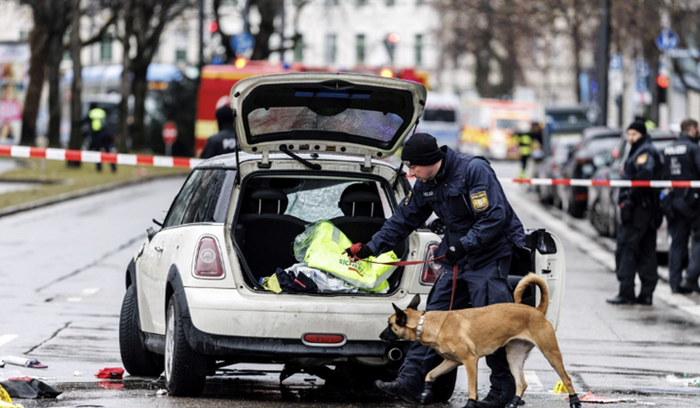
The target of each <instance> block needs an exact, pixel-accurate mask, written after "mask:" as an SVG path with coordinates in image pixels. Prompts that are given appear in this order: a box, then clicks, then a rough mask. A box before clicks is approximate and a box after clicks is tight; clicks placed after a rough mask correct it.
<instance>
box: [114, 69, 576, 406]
mask: <svg viewBox="0 0 700 408" xmlns="http://www.w3.org/2000/svg"><path fill="white" fill-rule="evenodd" d="M230 99H231V106H232V108H233V111H234V116H235V119H234V121H235V127H236V131H237V134H238V142H239V146H240V149H241V152H240V153H235V154H229V155H223V156H219V157H215V158H212V159H209V160H207V161H205V162H203V163H201V164H200V165H198V166H197V167H196V168H195V169H194V170H193V171H192V173H191V174H190V176H189V177H188V179H187V181H186V182H185V183H184V185H183V187H182V189H181V190H180V192H179V193H178V195H177V196H176V197H175V200H174V201H173V203H172V205H171V206H170V209H169V211H168V213H167V216H166V217H165V220H164V222H163V224H162V226H161V229H160V230H159V231H157V232H156V231H154V230H153V229H152V228H151V229H149V233H148V238H147V239H146V241H145V242H144V243H143V244H142V245H141V247H140V249H139V250H138V252H137V253H136V255H135V256H134V258H133V260H132V261H131V262H130V264H129V266H128V268H127V271H126V295H125V296H124V302H123V305H122V310H121V321H120V333H119V338H120V348H121V356H122V361H123V363H124V367H125V368H126V370H127V371H128V372H129V373H130V374H132V375H137V376H138V375H140V376H157V375H159V374H160V373H162V372H163V370H165V381H166V386H167V388H168V390H169V392H170V394H172V395H190V396H194V395H198V394H200V393H201V392H202V390H203V388H204V385H205V380H206V376H207V375H211V374H213V373H214V372H215V369H216V368H218V367H222V366H227V365H231V364H234V363H244V362H258V363H280V364H286V367H287V368H288V369H287V370H286V373H287V375H289V374H291V373H293V372H294V371H295V370H304V371H306V372H308V373H314V374H316V373H317V375H320V376H324V375H330V374H329V373H333V372H336V373H337V372H338V371H339V370H344V373H346V374H349V376H348V375H345V377H344V378H351V379H354V380H357V381H359V382H363V381H364V384H368V383H371V382H370V381H371V380H373V379H374V378H376V377H377V376H379V375H381V373H386V372H390V371H389V370H390V369H395V368H396V367H398V366H399V365H400V363H401V361H402V359H403V357H404V355H405V351H406V349H407V346H408V344H407V343H405V342H404V343H394V344H391V343H385V342H383V341H381V340H380V339H379V334H380V333H381V332H382V330H383V329H384V327H385V326H386V321H387V318H388V317H389V316H390V315H391V314H392V313H393V308H392V306H391V304H392V302H393V303H396V304H397V305H400V306H405V305H406V304H408V302H409V301H410V300H411V299H412V298H413V296H414V295H415V294H417V293H420V294H422V295H423V299H427V296H426V295H427V294H428V292H429V291H430V289H431V285H432V283H433V282H434V281H435V278H436V275H437V274H438V273H439V270H437V269H435V268H439V265H436V264H433V263H427V264H424V265H416V266H407V267H399V268H397V269H396V270H395V271H394V272H393V273H392V274H391V276H390V277H389V278H388V280H387V282H388V288H385V289H384V290H383V291H381V292H365V291H362V290H338V291H336V292H334V291H319V292H317V293H293V292H288V291H282V292H281V293H275V292H273V291H270V290H266V289H265V288H264V287H263V284H262V283H261V282H263V281H264V278H267V277H270V276H272V275H274V274H275V273H276V271H278V270H279V269H282V270H285V269H288V268H290V267H292V265H294V264H296V263H297V260H296V258H295V256H294V253H293V249H292V246H293V245H292V244H293V242H294V239H295V237H297V236H298V235H299V234H300V233H302V232H304V231H305V228H306V227H307V226H308V225H309V224H311V223H314V222H316V221H319V220H329V221H330V222H332V223H333V224H334V225H335V226H336V227H337V228H338V229H340V230H341V231H342V232H343V233H344V234H345V235H346V236H347V237H348V238H349V239H350V240H351V241H352V242H366V241H368V240H369V239H370V238H371V237H372V235H373V234H374V233H375V232H377V231H378V230H379V229H380V228H381V226H382V224H383V223H384V221H385V220H386V219H387V218H389V217H390V216H391V215H392V214H393V213H394V211H395V209H396V208H397V205H398V203H399V202H401V200H402V198H403V197H404V196H405V195H406V194H407V192H408V190H409V189H410V185H409V183H408V182H407V180H406V178H405V174H404V173H403V172H402V169H401V168H400V167H395V166H394V165H392V164H390V163H388V162H387V161H384V160H383V159H386V158H388V157H389V156H391V155H392V154H393V153H394V152H395V151H396V150H397V149H398V148H399V146H401V143H402V142H403V140H404V139H405V138H406V137H407V136H408V135H409V134H411V132H412V131H413V129H414V128H415V127H416V124H417V122H418V119H419V118H420V117H421V113H422V109H423V106H424V105H425V100H426V90H425V88H424V87H423V86H422V85H420V84H418V83H414V82H408V81H403V80H397V79H388V78H381V77H373V76H364V75H355V74H335V73H295V74H282V75H269V76H259V77H253V78H248V79H244V80H242V81H240V82H238V83H237V84H236V85H235V86H234V87H233V89H232V90H231V96H230ZM439 240H440V236H439V235H437V234H436V233H434V232H432V231H431V230H429V229H428V228H423V229H419V230H418V231H416V232H414V233H413V234H411V235H410V236H409V237H408V238H407V239H406V240H405V242H403V243H402V244H400V245H399V246H398V247H397V248H395V249H394V251H395V253H396V255H397V256H398V257H399V258H401V259H403V260H412V261H423V260H429V259H431V258H432V257H433V252H434V250H435V248H436V247H437V243H438V242H439ZM528 246H529V247H530V248H531V249H532V250H533V253H532V262H531V266H532V270H534V271H535V272H536V273H537V274H540V275H542V276H543V277H544V278H545V280H546V281H547V283H548V285H549V288H550V301H551V304H550V307H549V311H548V315H547V317H548V318H549V320H550V321H551V322H552V323H553V324H554V325H555V326H556V324H557V322H558V319H559V317H558V313H559V307H560V304H561V300H562V296H563V283H564V272H565V269H564V253H563V248H562V245H561V243H560V242H559V240H558V239H557V238H556V237H554V236H553V235H551V234H549V233H547V232H545V231H542V230H533V231H529V233H528ZM519 278H520V277H519V276H514V277H512V280H513V281H517V280H518V279H519ZM344 289H347V288H344ZM528 296H529V298H527V299H526V300H525V301H526V302H527V303H530V304H535V301H536V298H537V297H538V294H535V293H534V291H532V292H531V293H529V295H528ZM329 366H330V367H332V368H333V369H330V368H329ZM324 373H325V374H324ZM284 376H285V375H284V373H283V377H284ZM389 379H391V378H389ZM451 393H452V388H451V387H447V388H446V391H445V392H443V393H442V395H438V396H437V397H438V398H437V399H439V400H447V399H448V398H449V396H450V395H451Z"/></svg>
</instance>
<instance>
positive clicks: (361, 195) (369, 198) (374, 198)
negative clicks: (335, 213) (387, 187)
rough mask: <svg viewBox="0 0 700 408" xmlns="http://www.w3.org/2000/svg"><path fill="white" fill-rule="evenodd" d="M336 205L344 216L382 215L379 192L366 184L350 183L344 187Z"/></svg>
mask: <svg viewBox="0 0 700 408" xmlns="http://www.w3.org/2000/svg"><path fill="white" fill-rule="evenodd" d="M338 206H339V207H340V210H341V211H342V212H343V214H345V216H346V217H384V210H383V209H382V201H381V199H380V198H379V194H377V191H376V189H375V188H374V187H373V186H369V185H367V184H360V183H358V184H351V185H349V186H348V187H347V188H345V191H343V194H341V195H340V202H339V203H338Z"/></svg>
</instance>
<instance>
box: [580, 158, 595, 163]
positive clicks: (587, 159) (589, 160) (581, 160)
mask: <svg viewBox="0 0 700 408" xmlns="http://www.w3.org/2000/svg"><path fill="white" fill-rule="evenodd" d="M576 163H578V164H585V163H593V159H592V158H590V157H577V158H576Z"/></svg>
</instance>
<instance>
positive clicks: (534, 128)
mask: <svg viewBox="0 0 700 408" xmlns="http://www.w3.org/2000/svg"><path fill="white" fill-rule="evenodd" d="M535 141H537V142H538V143H539V145H540V146H542V127H541V126H540V124H539V123H537V122H532V125H531V127H530V131H529V132H527V133H522V134H520V135H518V143H519V144H520V166H521V167H520V178H525V175H526V172H525V171H526V169H527V162H528V160H529V159H530V156H531V155H532V149H533V142H535Z"/></svg>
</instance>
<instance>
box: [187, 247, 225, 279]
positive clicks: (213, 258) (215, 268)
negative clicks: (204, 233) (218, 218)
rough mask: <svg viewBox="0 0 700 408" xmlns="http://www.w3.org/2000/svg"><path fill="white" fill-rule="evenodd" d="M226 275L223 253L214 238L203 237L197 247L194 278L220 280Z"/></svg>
mask: <svg viewBox="0 0 700 408" xmlns="http://www.w3.org/2000/svg"><path fill="white" fill-rule="evenodd" d="M223 275H224V268H223V266H222V265H221V253H219V246H218V245H217V243H216V239H214V237H202V238H201V239H200V240H199V245H197V255H196V257H195V264H194V276H196V277H198V278H220V277H222V276H223Z"/></svg>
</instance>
